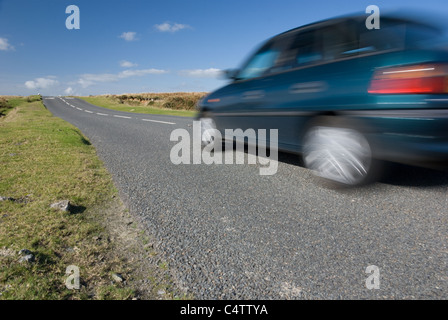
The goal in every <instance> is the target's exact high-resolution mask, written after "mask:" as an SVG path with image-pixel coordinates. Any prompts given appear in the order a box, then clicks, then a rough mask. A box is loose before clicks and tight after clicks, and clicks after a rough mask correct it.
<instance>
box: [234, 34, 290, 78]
mask: <svg viewBox="0 0 448 320" xmlns="http://www.w3.org/2000/svg"><path fill="white" fill-rule="evenodd" d="M291 41H292V38H291V36H289V35H285V36H281V37H278V38H275V39H273V40H272V41H271V42H269V43H268V44H267V45H265V46H264V47H263V48H262V49H261V50H259V51H258V52H257V53H256V54H255V55H254V56H253V57H252V58H250V59H249V61H248V62H247V63H246V65H245V66H244V67H243V68H242V69H241V71H240V72H239V74H238V76H237V78H238V80H246V79H252V78H257V77H261V76H264V75H268V74H272V73H277V72H281V71H284V70H287V69H290V68H292V65H291V63H290V53H289V52H290V51H289V47H290V45H291Z"/></svg>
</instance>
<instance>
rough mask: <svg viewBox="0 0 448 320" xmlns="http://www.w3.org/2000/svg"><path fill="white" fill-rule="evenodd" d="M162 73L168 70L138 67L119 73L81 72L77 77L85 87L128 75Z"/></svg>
mask: <svg viewBox="0 0 448 320" xmlns="http://www.w3.org/2000/svg"><path fill="white" fill-rule="evenodd" d="M164 73H168V71H166V70H160V69H139V70H124V71H121V72H119V73H102V74H92V73H87V74H83V75H82V76H81V77H80V78H79V80H78V84H80V85H81V86H82V87H83V88H87V87H89V86H91V85H94V84H96V83H102V82H115V81H118V80H120V79H125V78H129V77H141V76H144V75H148V74H164Z"/></svg>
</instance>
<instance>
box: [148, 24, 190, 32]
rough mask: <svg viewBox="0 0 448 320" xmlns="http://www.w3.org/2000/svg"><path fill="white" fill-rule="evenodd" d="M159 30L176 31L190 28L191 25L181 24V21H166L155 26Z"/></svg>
mask: <svg viewBox="0 0 448 320" xmlns="http://www.w3.org/2000/svg"><path fill="white" fill-rule="evenodd" d="M154 27H155V28H156V29H157V30H159V31H160V32H176V31H180V30H182V29H190V28H191V27H190V26H189V25H188V24H181V23H172V24H171V23H169V22H165V23H162V24H156V25H155V26H154Z"/></svg>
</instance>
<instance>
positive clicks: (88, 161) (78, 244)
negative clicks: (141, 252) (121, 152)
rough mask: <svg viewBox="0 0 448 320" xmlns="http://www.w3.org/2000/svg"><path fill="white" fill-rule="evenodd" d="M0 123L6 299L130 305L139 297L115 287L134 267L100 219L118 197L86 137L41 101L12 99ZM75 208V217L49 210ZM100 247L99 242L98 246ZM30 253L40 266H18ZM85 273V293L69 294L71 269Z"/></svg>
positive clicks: (0, 280) (1, 293)
mask: <svg viewBox="0 0 448 320" xmlns="http://www.w3.org/2000/svg"><path fill="white" fill-rule="evenodd" d="M10 103H11V104H12V105H14V106H15V108H14V109H13V110H11V111H9V112H8V114H7V116H6V117H2V118H1V119H0V145H1V149H0V196H3V197H10V198H13V199H15V200H14V201H10V200H6V201H0V299H19V300H21V299H129V298H132V297H133V296H134V294H135V291H134V289H132V288H130V287H129V286H124V285H121V284H111V278H110V274H111V273H112V272H119V273H122V274H127V272H131V271H130V267H131V266H130V265H128V264H126V263H125V262H124V261H123V259H121V258H118V257H117V256H116V255H114V254H112V253H113V252H115V251H114V250H115V247H114V246H115V244H114V243H113V242H112V241H109V240H108V239H109V233H108V230H107V228H106V227H105V226H104V224H102V223H100V222H99V219H101V217H103V216H104V215H107V214H112V215H115V216H118V215H121V214H123V213H122V212H116V211H110V210H116V208H115V207H113V208H112V209H110V207H109V203H110V202H111V199H112V198H114V197H116V195H117V190H116V189H115V187H114V185H113V183H112V179H111V177H110V175H109V173H108V172H107V171H106V169H105V168H104V166H103V164H102V162H101V161H100V160H99V159H98V157H97V156H96V152H95V149H94V147H93V146H92V145H90V143H89V141H88V140H87V139H86V138H85V137H84V136H83V135H82V134H81V132H80V131H79V130H78V129H77V128H75V127H73V126H72V125H70V124H68V123H66V122H65V121H63V120H61V119H59V118H56V117H54V116H52V114H51V113H50V112H49V111H48V110H46V109H45V107H44V106H43V105H42V103H41V102H40V99H35V98H33V97H30V98H14V99H13V100H12V101H11V100H10ZM64 199H67V200H70V201H71V203H72V204H73V205H74V206H75V210H74V212H75V214H73V213H66V212H60V211H55V210H54V209H50V204H52V203H54V202H56V201H58V200H64ZM99 239H100V240H99ZM25 248H26V249H28V250H30V251H32V252H33V254H34V255H35V257H36V261H35V262H34V263H19V262H18V260H19V258H20V256H19V255H18V251H19V250H21V249H25ZM69 265H76V266H78V267H79V269H80V276H81V285H82V287H81V289H80V290H69V289H67V288H66V286H65V279H66V278H67V275H65V271H66V268H67V266H69Z"/></svg>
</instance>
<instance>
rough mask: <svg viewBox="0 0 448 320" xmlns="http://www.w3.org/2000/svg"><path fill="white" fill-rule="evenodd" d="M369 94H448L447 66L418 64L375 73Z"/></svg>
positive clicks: (385, 69)
mask: <svg viewBox="0 0 448 320" xmlns="http://www.w3.org/2000/svg"><path fill="white" fill-rule="evenodd" d="M368 92H369V93H373V94H412V93H415V94H438V93H448V64H441V63H440V64H420V65H412V66H405V67H394V68H383V69H378V70H376V71H375V73H374V75H373V78H372V81H371V83H370V87H369V89H368Z"/></svg>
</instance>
